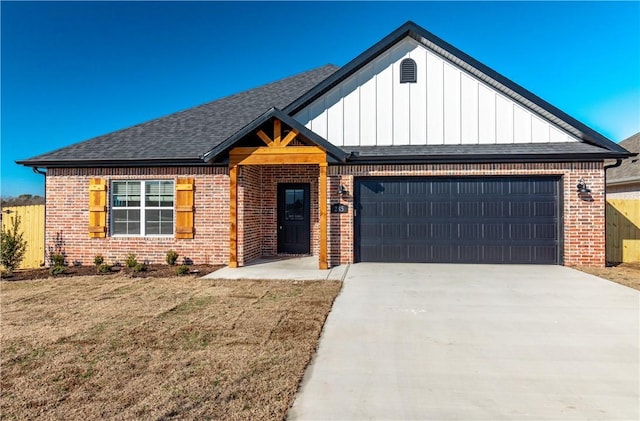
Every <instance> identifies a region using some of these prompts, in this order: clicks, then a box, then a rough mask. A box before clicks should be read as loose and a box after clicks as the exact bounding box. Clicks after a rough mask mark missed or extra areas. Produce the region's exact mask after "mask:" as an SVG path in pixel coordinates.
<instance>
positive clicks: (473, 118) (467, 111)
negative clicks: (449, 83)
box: [460, 73, 478, 144]
mask: <svg viewBox="0 0 640 421" xmlns="http://www.w3.org/2000/svg"><path fill="white" fill-rule="evenodd" d="M460 81H461V85H460V86H461V94H462V95H461V98H462V99H461V104H460V107H461V111H462V113H461V123H462V128H461V139H460V140H461V141H462V143H463V144H477V143H478V82H477V81H476V80H475V79H472V78H471V77H470V76H468V75H466V74H465V73H461V80H460Z"/></svg>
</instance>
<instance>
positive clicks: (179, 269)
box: [176, 265, 189, 276]
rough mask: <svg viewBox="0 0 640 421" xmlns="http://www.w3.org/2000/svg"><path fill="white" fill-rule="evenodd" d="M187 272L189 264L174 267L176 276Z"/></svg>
mask: <svg viewBox="0 0 640 421" xmlns="http://www.w3.org/2000/svg"><path fill="white" fill-rule="evenodd" d="M187 273H189V266H187V265H180V266H178V267H177V268H176V275H178V276H182V275H186V274H187Z"/></svg>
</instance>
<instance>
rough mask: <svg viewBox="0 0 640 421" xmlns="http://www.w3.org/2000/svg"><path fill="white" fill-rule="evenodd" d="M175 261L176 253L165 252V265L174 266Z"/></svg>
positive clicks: (171, 251)
mask: <svg viewBox="0 0 640 421" xmlns="http://www.w3.org/2000/svg"><path fill="white" fill-rule="evenodd" d="M177 260H178V253H176V252H175V251H174V250H169V251H168V252H167V264H168V265H170V266H173V265H175V264H176V261H177Z"/></svg>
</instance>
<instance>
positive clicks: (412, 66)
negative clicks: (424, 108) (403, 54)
mask: <svg viewBox="0 0 640 421" xmlns="http://www.w3.org/2000/svg"><path fill="white" fill-rule="evenodd" d="M416 73H418V72H417V70H416V62H415V61H413V60H412V59H410V58H405V59H404V60H402V61H401V62H400V83H416V81H417V77H416Z"/></svg>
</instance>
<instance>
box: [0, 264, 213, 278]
mask: <svg viewBox="0 0 640 421" xmlns="http://www.w3.org/2000/svg"><path fill="white" fill-rule="evenodd" d="M177 267H178V266H169V265H148V266H147V270H146V271H144V272H133V271H132V270H131V269H130V268H128V267H126V266H114V267H112V268H111V272H109V273H105V274H99V275H100V276H105V277H106V276H115V275H118V274H120V275H123V274H125V275H129V276H131V277H136V278H170V277H173V276H176V268H177ZM222 267H224V266H223V265H189V275H191V276H204V275H207V274H209V273H211V272H214V271H216V270H218V269H220V268H222ZM66 269H67V270H66V271H65V273H63V274H60V275H57V276H55V277H56V278H68V277H72V276H88V275H96V274H97V270H96V267H95V266H69V267H67V268H66ZM51 277H52V275H51V274H50V273H49V269H48V268H40V269H18V270H16V271H15V272H13V274H12V275H9V276H5V275H3V276H2V280H3V281H27V280H33V279H47V278H51Z"/></svg>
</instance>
